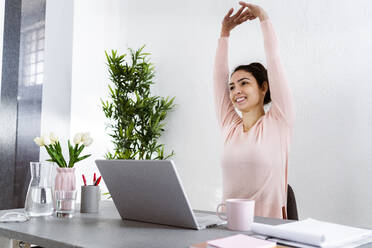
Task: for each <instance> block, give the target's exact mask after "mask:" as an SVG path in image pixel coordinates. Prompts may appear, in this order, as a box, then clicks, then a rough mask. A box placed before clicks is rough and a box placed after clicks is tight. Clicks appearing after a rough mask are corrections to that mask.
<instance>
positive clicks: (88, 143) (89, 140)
mask: <svg viewBox="0 0 372 248" xmlns="http://www.w3.org/2000/svg"><path fill="white" fill-rule="evenodd" d="M92 143H93V139H92V138H91V137H88V138H85V139H84V141H83V144H84V145H85V146H90V145H91V144H92Z"/></svg>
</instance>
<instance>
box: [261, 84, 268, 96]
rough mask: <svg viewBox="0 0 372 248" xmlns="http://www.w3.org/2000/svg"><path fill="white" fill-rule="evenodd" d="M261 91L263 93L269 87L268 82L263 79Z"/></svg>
mask: <svg viewBox="0 0 372 248" xmlns="http://www.w3.org/2000/svg"><path fill="white" fill-rule="evenodd" d="M261 89H262V91H263V93H264V94H266V92H267V91H268V89H269V84H268V83H267V82H266V81H265V82H263V84H262V88H261Z"/></svg>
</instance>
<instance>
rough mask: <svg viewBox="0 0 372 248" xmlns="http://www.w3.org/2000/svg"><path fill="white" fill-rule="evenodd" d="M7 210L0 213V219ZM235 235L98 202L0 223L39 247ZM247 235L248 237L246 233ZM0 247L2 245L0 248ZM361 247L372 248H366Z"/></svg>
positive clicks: (141, 246)
mask: <svg viewBox="0 0 372 248" xmlns="http://www.w3.org/2000/svg"><path fill="white" fill-rule="evenodd" d="M8 211H9V210H3V211H0V215H2V214H4V213H6V212H8ZM255 221H256V222H260V223H267V224H272V225H277V224H281V223H284V222H286V220H279V219H269V218H262V217H256V218H255ZM236 233H244V232H234V231H230V230H227V229H226V227H224V226H220V227H216V228H210V229H206V230H202V231H196V230H190V229H181V228H176V227H170V226H163V225H156V224H150V223H142V222H135V221H122V220H121V218H120V216H119V213H118V212H117V210H116V208H115V206H114V204H113V202H111V201H103V202H101V206H100V212H99V213H98V214H81V213H76V215H75V217H74V218H71V219H57V218H56V217H53V216H48V217H39V218H32V219H31V220H30V221H27V222H24V223H0V236H4V237H7V238H9V239H15V240H23V241H25V242H28V243H31V244H37V245H40V246H42V247H48V248H49V247H51V248H53V247H58V248H70V247H89V248H95V247H104V248H106V247H113V248H115V247H121V248H155V247H156V248H160V247H162V248H167V247H169V248H170V247H172V248H177V247H182V248H185V247H189V246H190V245H192V244H196V243H202V242H204V241H206V240H211V239H216V238H222V237H226V236H229V235H233V234H236ZM247 234H249V233H248V232H247ZM0 247H2V246H1V244H0ZM363 247H371V248H372V244H370V245H369V246H368V245H367V246H363Z"/></svg>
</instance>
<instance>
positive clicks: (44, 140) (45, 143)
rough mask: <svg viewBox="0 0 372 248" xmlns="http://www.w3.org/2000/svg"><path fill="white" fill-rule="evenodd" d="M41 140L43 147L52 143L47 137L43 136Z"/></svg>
mask: <svg viewBox="0 0 372 248" xmlns="http://www.w3.org/2000/svg"><path fill="white" fill-rule="evenodd" d="M42 139H43V143H44V145H45V146H49V145H50V144H51V143H52V142H51V141H50V138H49V136H48V135H43V136H42Z"/></svg>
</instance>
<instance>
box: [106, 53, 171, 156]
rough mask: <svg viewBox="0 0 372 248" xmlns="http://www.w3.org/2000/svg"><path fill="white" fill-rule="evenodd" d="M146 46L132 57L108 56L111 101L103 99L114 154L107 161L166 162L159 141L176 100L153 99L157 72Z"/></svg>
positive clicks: (109, 154) (130, 54)
mask: <svg viewBox="0 0 372 248" xmlns="http://www.w3.org/2000/svg"><path fill="white" fill-rule="evenodd" d="M143 49H144V46H143V47H141V48H140V49H138V50H136V51H134V50H132V49H130V48H129V49H128V50H129V54H122V55H118V54H117V51H115V50H112V51H111V53H108V52H105V54H106V59H107V65H108V71H109V74H110V81H111V84H109V85H108V88H109V99H108V100H106V101H104V100H102V99H101V103H102V109H103V112H104V114H105V116H106V117H107V118H108V119H109V122H108V123H107V129H109V130H110V131H111V132H110V133H109V135H110V136H111V138H112V142H113V144H114V151H113V152H110V151H109V152H107V153H106V155H105V157H106V159H152V160H157V159H167V158H169V157H171V156H173V155H174V152H173V151H172V152H171V154H169V155H166V154H165V153H164V145H163V144H159V143H158V139H159V137H160V136H161V134H162V133H163V132H164V131H165V130H164V126H165V119H166V117H167V115H168V113H169V111H170V110H172V109H173V108H174V104H173V101H174V97H173V98H171V99H170V98H169V97H160V96H152V95H151V92H150V86H151V85H152V84H154V81H153V79H154V76H155V70H154V65H153V64H152V63H151V62H150V59H149V55H150V54H149V53H145V52H143Z"/></svg>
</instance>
